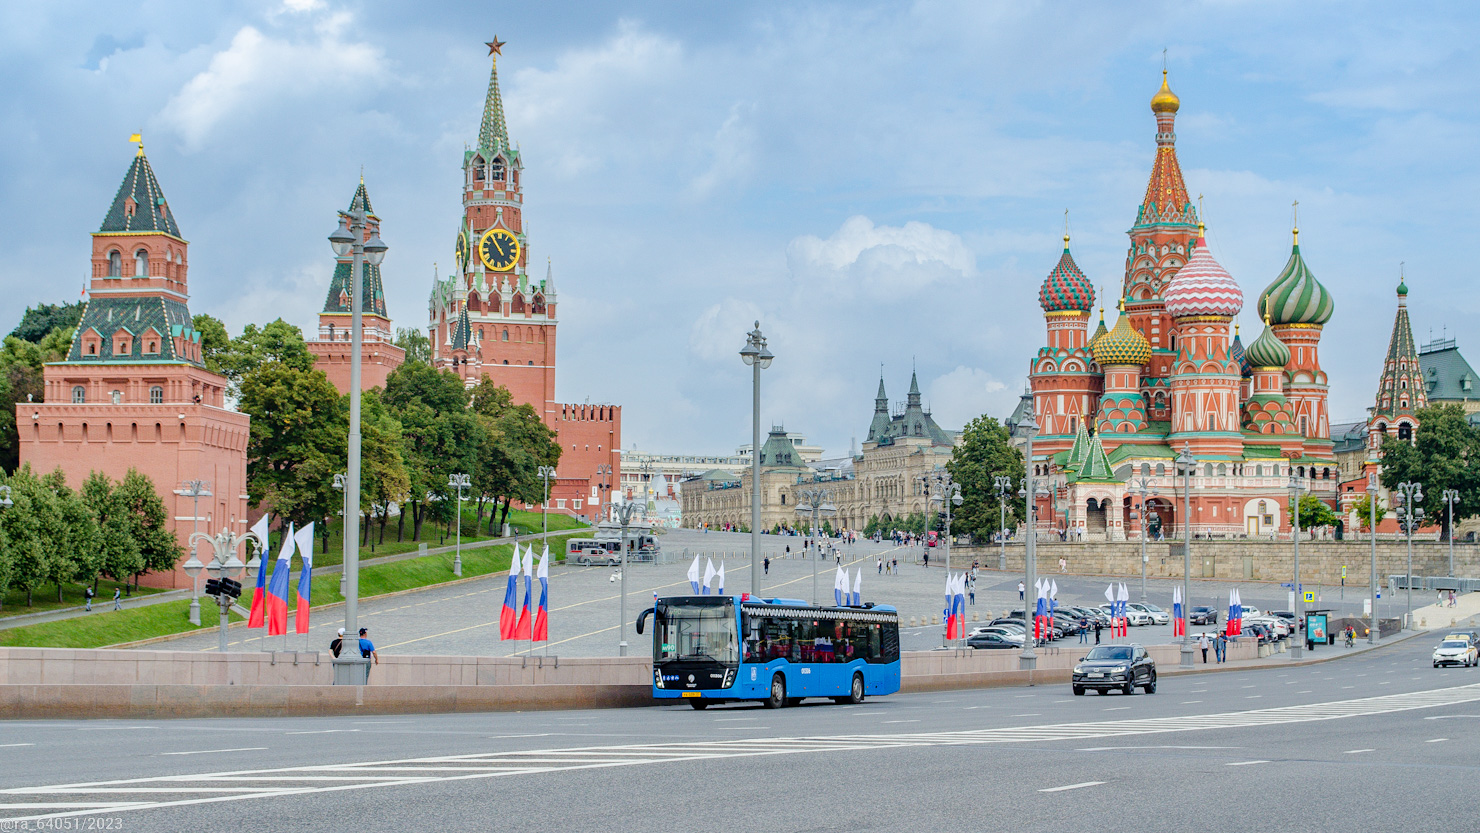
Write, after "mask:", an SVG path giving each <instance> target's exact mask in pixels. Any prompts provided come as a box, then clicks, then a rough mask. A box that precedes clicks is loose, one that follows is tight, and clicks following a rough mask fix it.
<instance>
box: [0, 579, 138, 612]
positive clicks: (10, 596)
mask: <svg viewBox="0 0 1480 833" xmlns="http://www.w3.org/2000/svg"><path fill="white" fill-rule="evenodd" d="M88 586H89V585H85V584H73V583H67V584H63V585H62V601H60V602H58V601H57V586H56V585H55V584H43V585H41V586H40V587H37V588H36V589H35V591H34V592H32V593H31V601H32V604H31V606H30V607H26V591H25V590H23V589H21V588H19V587H11V588H10V589H9V590H8V591H6V593H5V597H4V599H3V601H4V604H0V618H3V617H6V616H20V615H21V614H24V613H45V612H46V611H48V610H58V609H60V608H65V607H81V606H82V605H83V604H84V603H85V602H86V601H87V600H86V599H85V598H83V596H82V591H83V590H84V589H85V588H87V587H88ZM115 587H119V588H123V595H124V596H125V597H127V596H129V595H130V594H132V595H135V596H148V595H151V594H153V593H162V592H164V590H163V589H161V588H158V587H140V588H139V589H137V590H134V589H133V588H132V587H131V586H130V587H124V583H123V582H117V581H110V580H108V579H102V580H101V581H99V582H98V596H97V598H95V599H93V608H94V609H97V608H98V607H99V606H101V605H104V604H107V605H108V606H110V607H111V606H112V604H113V588H115Z"/></svg>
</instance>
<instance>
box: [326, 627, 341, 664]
mask: <svg viewBox="0 0 1480 833" xmlns="http://www.w3.org/2000/svg"><path fill="white" fill-rule="evenodd" d="M342 650H344V628H340V629H339V634H338V635H337V636H335V637H334V640H333V641H332V642H330V643H329V653H331V654H333V655H334V658H335V659H339V652H340V651H342Z"/></svg>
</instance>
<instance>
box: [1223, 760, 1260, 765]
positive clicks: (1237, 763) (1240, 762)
mask: <svg viewBox="0 0 1480 833" xmlns="http://www.w3.org/2000/svg"><path fill="white" fill-rule="evenodd" d="M1267 763H1269V761H1265V760H1256V761H1233V762H1231V763H1226V764H1224V766H1250V765H1252V764H1267Z"/></svg>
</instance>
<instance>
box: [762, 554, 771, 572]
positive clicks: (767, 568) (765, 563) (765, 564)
mask: <svg viewBox="0 0 1480 833" xmlns="http://www.w3.org/2000/svg"><path fill="white" fill-rule="evenodd" d="M761 571H762V572H764V573H765V574H766V575H768V576H769V575H770V574H771V556H769V555H768V556H766V557H765V558H762V559H761Z"/></svg>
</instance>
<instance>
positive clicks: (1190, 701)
mask: <svg viewBox="0 0 1480 833" xmlns="http://www.w3.org/2000/svg"><path fill="white" fill-rule="evenodd" d="M1201 702H1202V701H1201V700H1183V701H1182V702H1181V703H1178V704H1177V705H1179V706H1190V705H1192V704H1193V703H1201Z"/></svg>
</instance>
